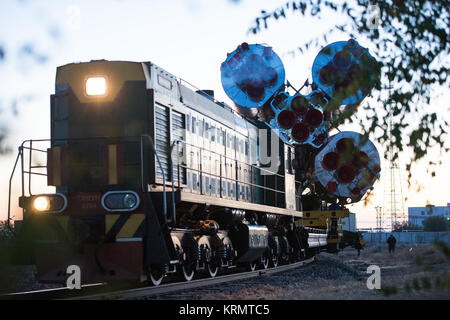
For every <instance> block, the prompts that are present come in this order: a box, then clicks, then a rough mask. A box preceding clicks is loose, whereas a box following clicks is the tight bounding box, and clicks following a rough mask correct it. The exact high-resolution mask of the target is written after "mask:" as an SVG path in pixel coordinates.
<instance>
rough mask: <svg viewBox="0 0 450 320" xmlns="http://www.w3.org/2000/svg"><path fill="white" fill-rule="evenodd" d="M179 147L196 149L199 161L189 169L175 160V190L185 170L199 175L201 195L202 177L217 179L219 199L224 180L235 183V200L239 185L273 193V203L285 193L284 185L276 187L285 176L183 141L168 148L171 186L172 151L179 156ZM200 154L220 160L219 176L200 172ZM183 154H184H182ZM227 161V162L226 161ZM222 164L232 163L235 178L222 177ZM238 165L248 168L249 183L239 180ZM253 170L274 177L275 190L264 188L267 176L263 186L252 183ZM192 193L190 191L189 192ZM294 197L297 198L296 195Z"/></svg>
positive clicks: (179, 184)
mask: <svg viewBox="0 0 450 320" xmlns="http://www.w3.org/2000/svg"><path fill="white" fill-rule="evenodd" d="M180 145H182V148H183V150H184V149H185V148H184V147H185V146H189V147H191V148H196V149H198V151H199V152H198V156H199V158H200V159H198V160H199V161H198V165H199V167H200V168H194V167H193V165H194V164H191V166H190V167H189V166H187V165H186V164H180V161H179V160H180V158H179V157H178V159H177V164H176V165H177V179H176V180H177V182H178V184H177V186H176V187H177V188H181V187H182V183H181V177H180V174H181V172H182V170H180V169H186V170H190V171H194V172H197V173H198V174H199V180H200V185H199V189H200V193H202V192H203V186H202V183H203V176H211V177H214V178H216V179H218V181H220V183H219V185H220V188H219V190H218V191H219V192H218V194H219V195H220V197H223V191H224V190H223V181H224V180H225V181H230V182H231V181H233V182H234V183H236V190H237V192H236V195H234V197H235V199H236V200H239V196H238V194H239V191H238V190H239V185H244V186H250V187H255V188H257V189H262V190H264V191H269V192H273V193H274V199H275V200H274V201H275V203H277V201H278V194H285V191H283V190H284V185H283V190H279V189H278V188H277V187H278V179H277V178H278V177H280V178H282V180H283V181H284V179H285V176H284V175H281V174H278V173H276V172H273V171H271V170H267V169H265V168H264V167H258V166H256V165H253V164H249V163H247V162H244V161H240V160H238V159H235V158H232V157H228V156H226V155H224V154H221V153H218V152H215V151H212V150H209V149H206V148H203V147H200V146H196V145H193V144H191V143H188V142H185V141H183V140H174V141H173V142H172V145H171V148H170V160H171V174H172V186H173V185H174V184H173V171H174V170H173V159H172V155H173V150H174V147H175V146H176V147H177V155H179V154H180ZM202 152H207V153H209V154H215V155H216V156H217V157H218V158H219V159H220V163H219V174H216V173H213V172H208V171H205V170H202V166H201V163H202V161H201V160H202V159H203V155H202ZM183 154H184V153H183ZM227 160H228V161H227ZM224 162H225V164H227V163H234V165H235V168H236V173H235V178H232V177H228V176H226V175H225V176H224V174H223V165H224ZM238 165H240V166H241V167H242V166H247V167H248V168H250V172H249V173H248V176H249V177H250V182H246V181H244V180H242V179H239V174H238V170H239V169H238V168H239V166H238ZM215 169H216V170H215V171H216V172H217V168H215ZM254 170H259V171H264V172H267V173H269V174H270V175H273V176H276V177H275V179H274V182H275V188H269V187H267V186H266V176H267V175H262V176H263V177H264V184H263V185H261V184H255V183H254V181H253V171H254ZM210 171H213V170H210ZM295 183H299V182H298V181H295ZM209 189H210V188H209V186H208V188H207V190H209ZM191 190H193V188H191ZM191 192H192V191H191ZM250 193H251V194H250V199H251V200H253V188H250ZM263 197H264V198H263V202H264V203H265V202H266V194H265V192H264V193H263ZM296 197H298V196H297V195H296Z"/></svg>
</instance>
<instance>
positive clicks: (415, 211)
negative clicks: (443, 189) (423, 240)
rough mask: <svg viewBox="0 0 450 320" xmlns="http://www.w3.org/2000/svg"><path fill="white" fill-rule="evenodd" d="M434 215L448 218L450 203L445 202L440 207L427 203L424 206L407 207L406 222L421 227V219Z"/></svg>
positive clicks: (449, 215)
mask: <svg viewBox="0 0 450 320" xmlns="http://www.w3.org/2000/svg"><path fill="white" fill-rule="evenodd" d="M436 216H443V217H445V218H450V203H447V206H442V207H437V206H434V205H431V204H428V205H426V206H425V207H412V208H408V222H409V224H410V225H416V226H420V227H423V224H422V222H423V220H425V219H426V218H429V217H436Z"/></svg>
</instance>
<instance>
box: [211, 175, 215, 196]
mask: <svg viewBox="0 0 450 320" xmlns="http://www.w3.org/2000/svg"><path fill="white" fill-rule="evenodd" d="M211 193H214V194H216V179H214V178H211Z"/></svg>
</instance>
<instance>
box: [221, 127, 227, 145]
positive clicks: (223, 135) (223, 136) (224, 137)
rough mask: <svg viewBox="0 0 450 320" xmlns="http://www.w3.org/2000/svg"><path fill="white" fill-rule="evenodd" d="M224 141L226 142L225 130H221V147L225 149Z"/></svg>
mask: <svg viewBox="0 0 450 320" xmlns="http://www.w3.org/2000/svg"><path fill="white" fill-rule="evenodd" d="M225 140H226V135H225V130H222V145H223V146H224V147H225Z"/></svg>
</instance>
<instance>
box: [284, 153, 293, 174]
mask: <svg viewBox="0 0 450 320" xmlns="http://www.w3.org/2000/svg"><path fill="white" fill-rule="evenodd" d="M286 168H287V172H288V173H289V174H292V173H293V170H292V153H291V149H290V148H287V159H286Z"/></svg>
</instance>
